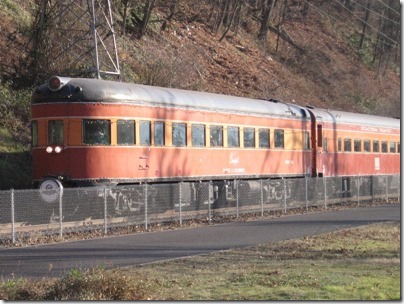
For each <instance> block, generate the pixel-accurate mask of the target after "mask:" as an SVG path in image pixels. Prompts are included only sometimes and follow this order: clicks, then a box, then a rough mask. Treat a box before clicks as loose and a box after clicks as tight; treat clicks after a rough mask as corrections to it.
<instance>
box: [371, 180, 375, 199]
mask: <svg viewBox="0 0 404 304" xmlns="http://www.w3.org/2000/svg"><path fill="white" fill-rule="evenodd" d="M371 181H372V182H371V190H370V191H371V192H372V204H373V203H374V200H375V194H374V193H375V190H374V184H375V176H374V175H372V179H371Z"/></svg>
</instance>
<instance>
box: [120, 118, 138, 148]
mask: <svg viewBox="0 0 404 304" xmlns="http://www.w3.org/2000/svg"><path fill="white" fill-rule="evenodd" d="M122 123H123V124H122ZM123 125H127V126H125V127H126V128H127V129H126V130H122V129H121V130H120V126H123ZM130 130H131V133H130V134H127V133H126V134H125V135H124V136H122V135H121V133H122V131H123V132H125V131H130ZM128 135H129V136H128ZM123 137H126V138H123ZM128 138H129V139H133V140H125V141H124V140H123V139H128ZM116 143H117V145H118V146H134V145H135V144H136V121H135V120H130V119H118V120H117V121H116Z"/></svg>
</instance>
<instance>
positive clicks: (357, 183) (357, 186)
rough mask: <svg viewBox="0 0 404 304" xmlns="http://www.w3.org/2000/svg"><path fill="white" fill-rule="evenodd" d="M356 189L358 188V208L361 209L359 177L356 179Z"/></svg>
mask: <svg viewBox="0 0 404 304" xmlns="http://www.w3.org/2000/svg"><path fill="white" fill-rule="evenodd" d="M356 188H357V190H358V191H357V199H358V207H359V190H360V183H359V175H358V176H357V177H356Z"/></svg>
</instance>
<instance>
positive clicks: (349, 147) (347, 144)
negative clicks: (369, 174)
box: [344, 138, 352, 152]
mask: <svg viewBox="0 0 404 304" xmlns="http://www.w3.org/2000/svg"><path fill="white" fill-rule="evenodd" d="M344 151H345V152H351V151H352V140H351V139H350V138H344Z"/></svg>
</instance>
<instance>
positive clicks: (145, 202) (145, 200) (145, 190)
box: [144, 183, 148, 230]
mask: <svg viewBox="0 0 404 304" xmlns="http://www.w3.org/2000/svg"><path fill="white" fill-rule="evenodd" d="M144 228H145V230H147V229H148V223H147V183H145V184H144Z"/></svg>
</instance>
